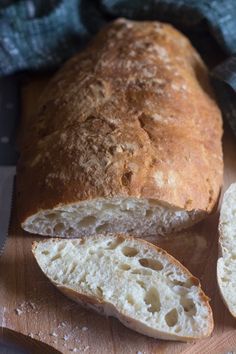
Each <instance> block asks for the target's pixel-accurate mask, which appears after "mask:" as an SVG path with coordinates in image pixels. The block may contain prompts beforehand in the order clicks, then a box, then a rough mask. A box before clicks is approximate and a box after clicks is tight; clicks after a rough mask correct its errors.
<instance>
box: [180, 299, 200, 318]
mask: <svg viewBox="0 0 236 354" xmlns="http://www.w3.org/2000/svg"><path fill="white" fill-rule="evenodd" d="M180 304H181V305H182V306H183V309H184V311H185V312H186V313H187V314H188V315H190V316H195V315H196V313H197V310H196V306H195V304H194V302H193V300H192V299H189V298H181V299H180Z"/></svg>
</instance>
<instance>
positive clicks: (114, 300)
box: [33, 235, 213, 341]
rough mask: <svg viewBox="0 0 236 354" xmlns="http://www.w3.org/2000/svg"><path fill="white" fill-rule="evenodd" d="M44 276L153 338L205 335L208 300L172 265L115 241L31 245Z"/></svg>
mask: <svg viewBox="0 0 236 354" xmlns="http://www.w3.org/2000/svg"><path fill="white" fill-rule="evenodd" d="M33 253H34V255H35V258H36V260H37V262H38V264H39V266H40V268H41V269H42V271H43V272H44V273H45V275H46V276H47V277H48V278H49V279H50V280H51V281H52V282H53V283H54V285H56V286H57V287H58V289H59V290H61V291H62V292H63V293H65V294H66V295H67V296H69V297H70V298H72V299H73V300H75V301H77V302H78V303H80V304H82V305H84V306H86V307H90V308H92V309H95V310H96V311H98V312H100V313H103V314H105V315H108V316H115V317H117V318H118V319H119V320H120V321H121V322H122V323H123V324H124V325H125V326H127V327H129V328H131V329H133V330H135V331H137V332H140V333H142V334H145V335H147V336H151V337H154V338H161V339H170V340H181V341H187V340H192V339H197V338H203V337H206V336H208V335H210V333H211V331H212V329H213V319H212V312H211V308H210V306H209V299H208V298H207V297H206V296H205V294H204V293H203V291H202V290H201V287H200V285H199V282H198V280H197V279H196V278H194V277H193V276H192V275H191V273H190V272H189V271H188V270H187V269H186V268H184V267H183V266H182V265H181V264H180V263H179V262H178V261H177V260H175V259H174V258H173V257H171V256H170V255H169V254H167V253H166V252H165V251H164V250H162V249H160V248H158V247H155V246H154V245H152V244H150V243H148V242H146V241H142V240H140V239H134V238H131V237H124V236H121V235H115V236H114V235H105V236H104V235H99V236H94V237H88V238H82V239H76V240H72V239H70V240H62V239H61V240H58V239H50V240H47V241H42V242H38V243H37V242H35V243H34V246H33Z"/></svg>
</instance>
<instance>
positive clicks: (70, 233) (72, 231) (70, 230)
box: [66, 227, 75, 236]
mask: <svg viewBox="0 0 236 354" xmlns="http://www.w3.org/2000/svg"><path fill="white" fill-rule="evenodd" d="M66 232H67V234H68V236H74V233H75V229H74V228H73V227H69V229H68V230H67V231H66Z"/></svg>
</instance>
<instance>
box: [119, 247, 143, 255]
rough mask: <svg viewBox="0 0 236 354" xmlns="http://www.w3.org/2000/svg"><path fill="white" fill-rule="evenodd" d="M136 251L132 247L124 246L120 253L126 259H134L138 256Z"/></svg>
mask: <svg viewBox="0 0 236 354" xmlns="http://www.w3.org/2000/svg"><path fill="white" fill-rule="evenodd" d="M138 252H139V251H138V250H136V248H134V247H128V246H125V247H123V248H122V253H123V255H124V256H126V257H135V256H136V255H137V254H138Z"/></svg>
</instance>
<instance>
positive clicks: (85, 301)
mask: <svg viewBox="0 0 236 354" xmlns="http://www.w3.org/2000/svg"><path fill="white" fill-rule="evenodd" d="M109 237H112V238H113V239H116V240H117V239H119V242H118V244H120V240H122V241H125V240H134V241H135V243H136V244H138V246H139V248H140V249H141V248H142V247H143V248H146V249H151V250H154V251H155V252H156V253H157V254H163V255H164V256H165V257H166V258H167V259H168V262H169V263H171V264H173V265H174V266H175V267H177V268H178V269H180V270H181V272H182V273H184V274H185V275H186V276H187V277H188V279H189V281H190V282H191V283H192V284H194V285H195V286H198V288H199V293H200V298H201V301H202V304H203V305H204V306H206V307H207V312H208V315H207V318H206V321H208V331H207V333H205V334H204V335H201V336H199V337H198V336H196V335H195V336H194V337H189V336H186V337H184V336H181V335H178V334H174V333H166V332H164V331H163V332H161V331H158V330H156V329H155V328H152V327H150V326H148V325H147V324H145V323H142V322H140V321H138V320H137V319H135V318H130V317H129V316H127V314H126V313H125V312H120V311H118V309H117V308H116V307H115V306H114V305H113V304H112V303H109V302H106V301H103V300H102V299H101V298H98V297H95V296H89V295H88V294H85V293H79V292H77V291H75V290H74V289H72V288H70V287H69V286H66V284H64V285H63V284H60V283H59V282H58V281H54V280H53V279H52V278H51V277H50V276H49V275H48V274H46V273H45V275H46V276H47V277H48V278H49V280H50V281H51V282H52V283H53V284H54V285H55V286H56V287H57V288H58V290H60V291H61V292H62V293H63V294H65V295H66V296H68V297H69V298H71V299H72V300H74V301H75V302H77V303H79V304H80V305H81V306H83V307H85V308H88V309H92V310H95V311H96V312H98V313H100V314H102V315H105V316H113V317H116V318H118V319H119V320H120V321H121V322H122V323H123V324H124V325H125V326H127V327H129V328H131V329H133V330H135V331H137V332H139V333H141V334H145V335H147V336H150V337H154V338H159V339H167V340H181V341H191V340H193V339H198V338H205V337H208V336H209V335H210V334H211V332H212V331H213V327H214V321H213V314H212V310H211V307H210V305H209V300H210V299H209V297H207V296H206V295H205V293H204V292H203V290H202V289H201V284H200V282H199V280H198V279H197V278H196V277H194V276H193V275H192V274H191V273H190V271H189V270H188V269H187V268H185V267H184V266H183V265H182V264H181V263H180V262H179V261H178V260H177V259H175V258H174V257H172V256H171V255H170V254H168V253H167V252H166V251H165V250H163V249H161V248H160V247H158V246H155V245H153V244H151V243H149V242H147V241H145V240H142V239H138V240H137V239H135V238H134V237H131V236H127V235H121V234H119V235H107V236H103V235H97V236H93V237H92V239H93V241H96V239H99V240H101V239H102V238H103V239H106V238H109ZM58 241H59V242H60V241H62V239H56V238H54V239H52V240H50V241H48V240H44V241H40V242H36V241H35V242H33V246H32V252H33V254H34V256H35V259H36V260H37V262H38V264H39V266H40V268H41V265H40V262H39V258H37V255H36V249H37V246H38V244H42V243H48V242H50V243H54V242H55V243H56V242H58ZM76 241H77V242H79V243H80V244H83V243H85V242H86V238H80V239H77V240H76ZM63 242H67V241H63ZM41 269H42V270H43V268H41ZM43 271H44V270H43Z"/></svg>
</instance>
